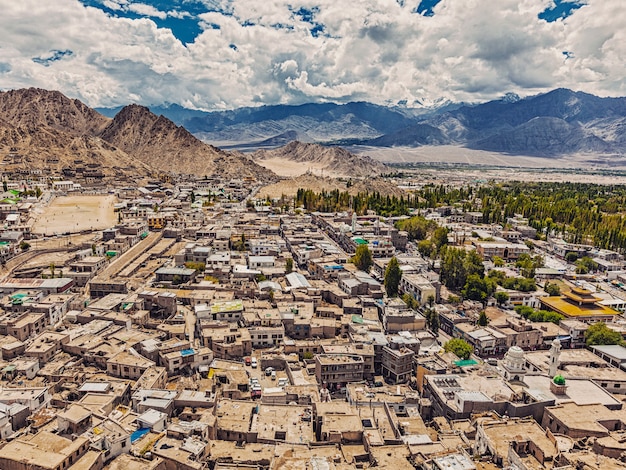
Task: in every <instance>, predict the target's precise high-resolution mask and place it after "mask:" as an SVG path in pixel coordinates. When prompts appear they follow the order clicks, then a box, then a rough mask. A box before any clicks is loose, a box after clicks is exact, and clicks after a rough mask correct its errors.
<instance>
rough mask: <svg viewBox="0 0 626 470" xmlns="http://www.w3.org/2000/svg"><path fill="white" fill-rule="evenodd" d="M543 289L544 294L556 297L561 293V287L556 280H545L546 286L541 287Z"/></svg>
mask: <svg viewBox="0 0 626 470" xmlns="http://www.w3.org/2000/svg"><path fill="white" fill-rule="evenodd" d="M543 290H544V291H546V294H548V295H549V296H552V297H557V296H559V295H561V288H560V287H559V285H558V284H557V283H556V282H553V283H550V282H546V286H545V287H544V288H543Z"/></svg>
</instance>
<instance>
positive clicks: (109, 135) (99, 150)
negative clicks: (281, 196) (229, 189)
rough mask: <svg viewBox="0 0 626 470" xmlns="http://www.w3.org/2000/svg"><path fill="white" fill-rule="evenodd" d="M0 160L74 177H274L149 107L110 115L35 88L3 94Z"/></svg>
mask: <svg viewBox="0 0 626 470" xmlns="http://www.w3.org/2000/svg"><path fill="white" fill-rule="evenodd" d="M0 157H1V158H2V159H3V163H4V164H5V165H6V166H5V167H4V168H5V171H32V170H33V169H41V170H50V171H52V172H57V173H62V174H63V175H65V176H70V177H73V176H75V175H76V174H77V173H79V174H83V176H85V175H87V176H88V175H94V176H96V177H101V176H104V177H124V176H125V177H127V178H138V177H142V176H147V175H150V174H152V175H155V174H156V173H161V172H171V173H179V174H196V175H219V176H222V177H226V178H229V177H238V178H240V177H245V176H252V177H255V178H258V179H260V180H261V181H273V180H275V179H276V175H274V174H273V173H272V172H271V171H269V170H267V169H265V168H263V167H260V166H258V165H256V164H255V163H254V162H253V161H252V160H250V159H249V158H247V157H246V156H244V155H242V154H240V153H227V152H223V151H221V150H219V149H217V148H215V147H211V146H209V145H206V144H204V143H203V142H201V141H200V140H198V139H197V138H195V137H194V136H193V135H191V134H190V133H189V132H187V131H186V130H185V129H184V128H182V127H178V126H176V125H175V124H174V123H173V122H171V121H170V120H169V119H167V118H164V117H163V116H156V115H155V114H153V113H151V112H150V111H149V110H148V109H147V108H144V107H141V106H136V105H131V106H127V107H125V108H123V109H122V110H121V111H120V112H119V113H118V115H117V116H116V117H115V118H114V119H110V118H107V117H105V116H103V115H101V114H99V113H98V112H96V111H95V110H93V109H91V108H89V107H88V106H86V105H85V104H83V103H82V102H80V101H79V100H72V99H69V98H67V97H66V96H64V95H63V94H61V93H59V92H56V91H48V90H41V89H36V88H29V89H23V90H13V91H8V92H0Z"/></svg>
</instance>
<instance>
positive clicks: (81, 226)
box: [32, 195, 116, 235]
mask: <svg viewBox="0 0 626 470" xmlns="http://www.w3.org/2000/svg"><path fill="white" fill-rule="evenodd" d="M115 202H116V197H115V196H112V195H105V196H101V195H75V196H60V197H57V198H55V199H54V200H53V201H52V202H50V204H49V205H48V206H47V207H45V208H43V209H41V210H40V213H38V214H37V216H36V218H35V221H34V224H33V229H32V231H33V233H36V234H43V235H56V234H65V233H77V232H81V231H83V230H102V229H106V228H110V227H111V226H113V225H115V221H116V218H115V212H114V210H113V206H114V204H115Z"/></svg>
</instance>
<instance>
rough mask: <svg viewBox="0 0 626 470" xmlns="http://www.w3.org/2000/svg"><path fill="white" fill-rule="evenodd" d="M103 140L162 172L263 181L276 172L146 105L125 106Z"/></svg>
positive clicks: (104, 134)
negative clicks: (224, 148)
mask: <svg viewBox="0 0 626 470" xmlns="http://www.w3.org/2000/svg"><path fill="white" fill-rule="evenodd" d="M100 137H102V139H104V140H106V141H107V142H109V143H110V144H112V145H114V146H115V147H117V148H120V149H122V150H124V151H125V152H126V153H128V154H129V155H133V156H134V157H135V158H137V159H138V160H140V161H141V162H143V163H145V164H147V165H148V166H150V167H152V168H156V169H158V170H161V171H175V172H177V173H181V174H195V175H220V176H222V177H224V178H241V177H247V176H251V177H255V178H260V179H262V180H264V181H267V180H272V179H274V177H275V175H274V174H273V173H272V172H270V171H269V170H267V169H265V168H263V167H260V166H259V165H257V164H255V163H254V162H253V161H252V160H250V159H249V158H247V157H246V156H245V155H243V154H241V153H227V152H224V151H222V150H220V149H218V148H216V147H213V146H211V145H208V144H205V143H203V142H202V141H200V140H198V139H197V138H196V137H194V136H193V135H191V134H190V133H189V132H188V131H187V130H186V129H185V128H184V127H179V126H177V125H176V124H174V123H173V122H172V121H170V120H169V119H167V118H166V117H163V116H157V115H155V114H153V113H152V112H150V110H149V109H148V108H146V107H144V106H138V105H129V106H126V107H124V108H123V109H122V110H121V111H120V112H119V113H117V115H116V116H115V117H114V118H113V120H112V121H111V122H110V123H109V124H108V125H107V126H106V128H105V129H104V130H103V131H102V133H101V134H100Z"/></svg>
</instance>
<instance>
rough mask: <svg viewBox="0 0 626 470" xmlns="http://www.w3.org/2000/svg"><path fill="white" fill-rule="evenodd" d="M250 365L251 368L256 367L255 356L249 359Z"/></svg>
mask: <svg viewBox="0 0 626 470" xmlns="http://www.w3.org/2000/svg"><path fill="white" fill-rule="evenodd" d="M250 365H251V366H252V368H253V369H256V367H257V361H256V357H253V358H252V360H251V361H250Z"/></svg>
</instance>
